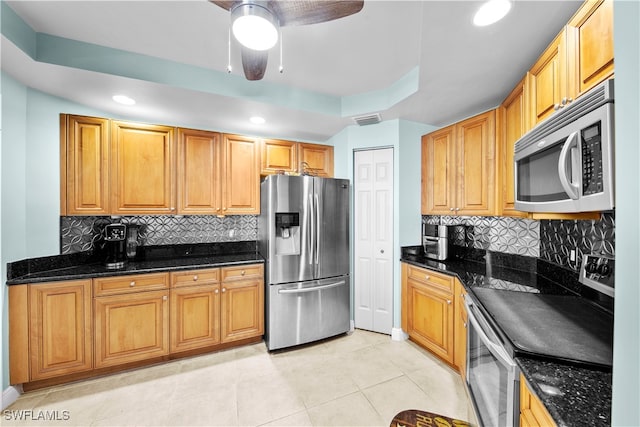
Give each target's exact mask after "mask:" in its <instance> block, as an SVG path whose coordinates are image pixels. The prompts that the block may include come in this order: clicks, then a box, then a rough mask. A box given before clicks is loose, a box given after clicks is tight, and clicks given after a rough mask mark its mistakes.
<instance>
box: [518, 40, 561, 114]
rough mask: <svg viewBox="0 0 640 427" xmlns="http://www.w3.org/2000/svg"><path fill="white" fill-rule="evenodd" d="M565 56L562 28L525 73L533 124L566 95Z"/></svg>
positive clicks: (554, 107) (549, 111)
mask: <svg viewBox="0 0 640 427" xmlns="http://www.w3.org/2000/svg"><path fill="white" fill-rule="evenodd" d="M566 76H567V57H566V43H565V31H564V30H563V31H562V32H561V33H560V34H559V35H558V36H557V37H556V38H555V39H554V40H553V42H551V45H549V47H548V48H547V50H545V51H544V53H543V54H542V55H541V56H540V58H539V59H538V61H537V62H536V63H535V64H534V65H533V67H532V68H531V70H529V73H528V74H527V79H528V85H529V102H530V123H531V126H535V125H536V124H538V123H539V122H541V121H542V120H544V119H545V118H547V117H549V115H551V113H553V112H554V111H555V110H556V108H557V107H559V106H560V105H562V99H563V98H564V97H566V96H567V83H566Z"/></svg>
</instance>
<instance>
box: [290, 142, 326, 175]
mask: <svg viewBox="0 0 640 427" xmlns="http://www.w3.org/2000/svg"><path fill="white" fill-rule="evenodd" d="M298 156H299V158H300V169H299V172H300V173H308V174H309V175H316V176H324V177H329V178H331V177H333V146H331V145H320V144H308V143H302V142H301V143H299V144H298Z"/></svg>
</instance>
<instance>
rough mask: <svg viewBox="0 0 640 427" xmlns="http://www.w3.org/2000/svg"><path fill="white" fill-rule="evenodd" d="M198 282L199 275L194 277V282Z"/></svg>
mask: <svg viewBox="0 0 640 427" xmlns="http://www.w3.org/2000/svg"><path fill="white" fill-rule="evenodd" d="M196 280H198V275H197V274H196V275H195V276H193V281H194V282H195V281H196Z"/></svg>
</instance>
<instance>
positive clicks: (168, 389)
mask: <svg viewBox="0 0 640 427" xmlns="http://www.w3.org/2000/svg"><path fill="white" fill-rule="evenodd" d="M405 409H423V410H426V411H431V412H436V413H439V414H442V415H446V416H449V417H453V418H458V419H463V420H467V421H471V422H472V423H474V424H475V423H476V422H475V418H474V416H473V411H472V410H471V407H470V403H469V401H468V398H467V395H466V393H465V390H464V386H463V383H462V380H461V379H460V376H459V375H458V374H457V373H456V372H455V371H454V370H452V369H451V368H449V367H447V366H446V365H445V364H443V363H442V362H440V361H439V360H437V359H436V358H434V357H433V356H431V355H430V354H428V353H427V352H426V351H424V350H422V349H421V348H419V347H417V346H416V345H415V344H413V343H411V342H409V341H405V342H397V341H392V340H391V339H390V337H389V336H388V335H381V334H376V333H372V332H367V331H363V330H356V331H354V332H353V333H351V334H348V335H344V336H341V337H338V338H334V339H331V340H326V341H323V342H319V343H316V344H313V345H308V346H304V347H300V348H297V349H294V350H288V351H280V352H274V353H269V352H267V350H266V347H265V345H264V343H260V344H255V345H250V346H245V347H241V348H236V349H232V350H226V351H222V352H218V353H213V354H208V355H203V356H198V357H193V358H189V359H181V360H175V361H172V362H169V363H166V364H163V365H158V366H152V367H148V368H143V369H138V370H134V371H129V372H124V373H120V374H116V375H111V376H108V377H104V378H97V379H93V380H87V381H82V382H78V383H74V384H68V385H64V386H57V387H52V388H48V389H43V390H38V391H34V392H30V393H26V394H24V395H22V396H21V397H20V398H19V399H18V400H17V401H16V402H15V403H14V404H13V405H11V406H10V407H9V408H7V410H8V411H19V410H32V414H33V415H32V416H33V417H37V416H42V414H47V413H48V414H54V415H56V414H57V415H58V418H59V419H60V418H68V419H67V420H64V419H62V420H59V421H43V420H35V421H34V420H31V421H23V422H18V421H16V420H14V419H12V418H11V417H9V418H8V417H7V413H6V412H4V413H3V414H2V418H0V424H1V425H3V426H5V425H6V426H9V425H32V426H46V425H52V426H65V425H77V426H134V425H135V426H261V425H268V426H276V425H278V426H388V425H389V423H390V422H391V420H392V418H393V416H394V415H395V414H396V413H398V412H400V411H402V410H405ZM41 411H44V412H41ZM47 411H48V412H47ZM65 411H66V412H65ZM9 413H14V414H17V412H9ZM22 413H23V414H24V413H25V412H24V411H22Z"/></svg>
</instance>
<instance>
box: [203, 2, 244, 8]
mask: <svg viewBox="0 0 640 427" xmlns="http://www.w3.org/2000/svg"><path fill="white" fill-rule="evenodd" d="M209 1H210V2H211V3H213V4H215V5H216V6H220V7H221V8H223V9H226V10H230V9H231V6H233V5H234V3H240V2H239V1H238V0H231V1H224V0H223V1H219V0H209Z"/></svg>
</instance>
